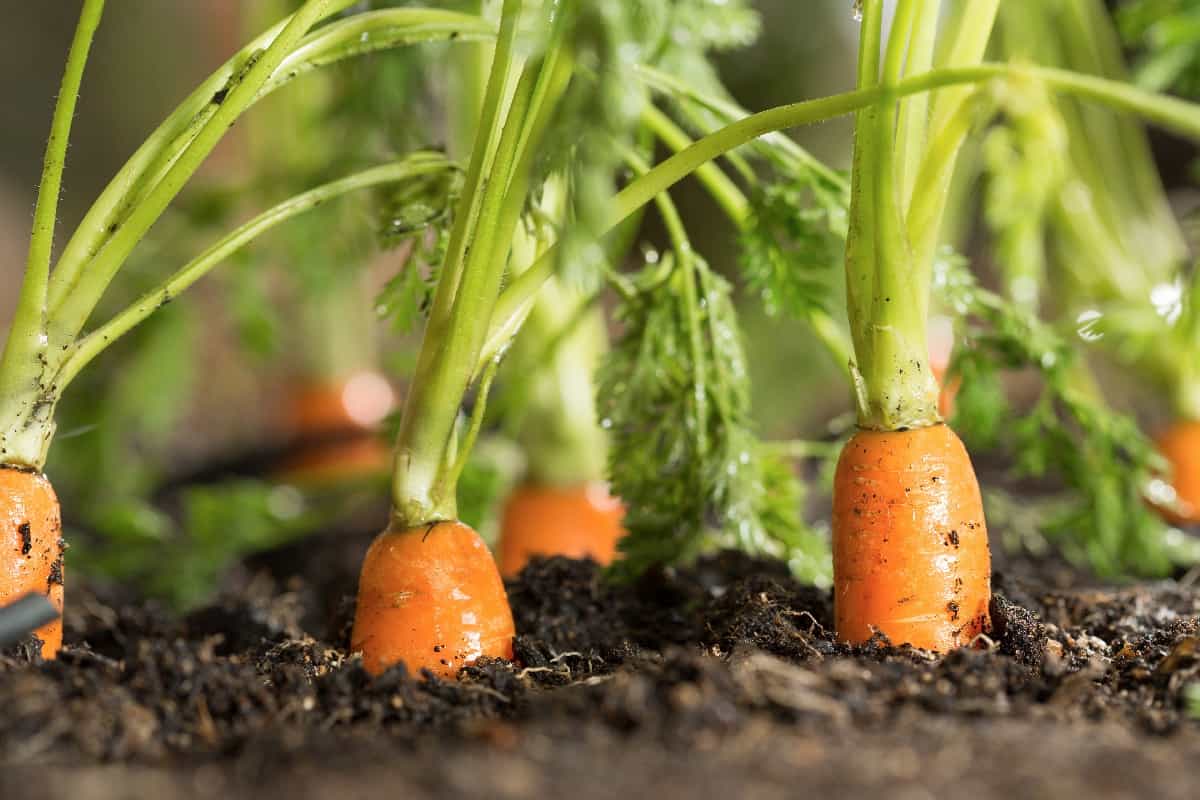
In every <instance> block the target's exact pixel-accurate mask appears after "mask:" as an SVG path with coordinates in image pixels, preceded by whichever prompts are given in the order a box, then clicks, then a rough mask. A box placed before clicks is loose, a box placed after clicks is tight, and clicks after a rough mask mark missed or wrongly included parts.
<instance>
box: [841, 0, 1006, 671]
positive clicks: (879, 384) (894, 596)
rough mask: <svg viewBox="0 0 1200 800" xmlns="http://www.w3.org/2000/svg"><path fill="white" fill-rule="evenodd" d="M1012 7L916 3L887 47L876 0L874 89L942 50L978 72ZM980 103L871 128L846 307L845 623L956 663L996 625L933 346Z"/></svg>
mask: <svg viewBox="0 0 1200 800" xmlns="http://www.w3.org/2000/svg"><path fill="white" fill-rule="evenodd" d="M997 7H998V0H986V1H985V2H980V3H978V9H976V8H975V7H974V6H973V7H972V13H971V14H959V15H951V16H950V17H949V18H948V19H946V20H945V21H944V23H945V24H944V25H942V26H940V27H939V19H938V18H939V13H938V12H937V11H936V10H935V11H934V12H932V13H924V12H923V13H917V9H916V5H915V4H913V3H901V4H899V5H898V6H897V12H896V17H895V19H894V20H893V24H892V28H891V33H890V34H889V36H888V37H887V39H886V41H885V40H884V37H883V18H884V13H885V12H884V3H883V2H882V0H864V2H863V4H862V8H863V23H862V36H861V40H860V51H859V65H858V83H859V88H860V89H870V88H872V87H878V86H880V85H889V84H894V83H895V82H897V81H899V80H901V79H902V77H903V75H904V74H905V73H906V71H917V72H919V71H922V70H925V69H928V68H929V66H930V65H931V64H933V65H935V66H944V65H943V64H938V63H937V62H938V58H939V56H938V55H937V54H938V53H939V52H943V53H944V54H945V57H948V58H950V59H952V60H953V64H952V65H954V66H966V65H968V64H971V63H978V62H979V61H980V60H981V59H982V58H983V51H984V48H985V46H986V42H987V39H988V34H989V32H990V30H991V26H992V24H993V22H994V20H995V15H996V10H997ZM939 35H940V36H945V37H948V41H945V42H937V41H936V40H937V38H938V37H939ZM968 94H969V93H964V92H962V91H959V90H950V91H947V92H944V93H939V94H936V95H933V96H931V97H929V98H920V99H918V100H905V101H903V102H899V103H897V102H891V103H884V104H880V105H879V106H878V107H873V108H868V109H864V110H863V111H860V112H859V113H858V118H857V120H856V126H855V142H854V169H853V173H852V175H853V178H852V182H851V209H850V227H849V235H848V238H847V250H846V289H847V292H846V299H847V311H848V317H849V320H850V332H851V336H852V338H853V340H854V363H853V368H854V372H855V389H856V401H857V411H858V426H859V431H858V433H856V434H855V435H854V436H853V437H852V438H851V439H850V441H849V442H847V443H846V446H845V448H844V449H843V451H842V455H841V458H840V459H839V460H838V466H837V472H836V475H835V478H834V492H833V582H834V616H835V621H836V626H837V633H838V636H839V638H841V639H842V640H844V641H848V642H862V641H865V640H867V639H869V638H870V637H871V636H872V635H873V634H874V632H876V631H878V632H881V633H883V634H885V635H886V636H887V637H888V639H889V640H890V641H891V642H892V644H894V645H900V644H906V643H907V644H911V645H914V646H916V647H922V648H926V649H929V650H935V651H942V652H944V651H946V650H949V649H951V648H954V647H961V646H964V645H967V644H970V643H971V641H972V640H973V639H974V638H975V637H976V636H977V635H978V634H981V633H985V632H986V631H988V630H989V629H990V619H989V617H988V605H989V602H990V597H991V557H990V554H989V550H988V542H987V528H986V525H985V523H984V518H983V503H982V500H981V498H980V493H979V484H978V482H977V480H976V477H975V470H974V468H973V467H972V466H971V460H970V458H969V457H968V456H967V453H966V449H965V448H964V447H963V445H962V442H961V441H960V440H959V438H958V436H957V435H956V434H955V433H954V432H953V431H952V430H950V428H949V427H947V426H946V425H945V424H944V423H943V421H942V416H941V413H940V412H939V405H940V404H941V402H942V401H943V400H944V399H945V397H946V393H945V392H943V391H942V389H941V387H939V385H938V380H937V378H936V374H937V371H936V368H935V365H937V364H939V363H940V364H941V365H943V366H944V365H945V364H946V363H947V362H948V360H949V358H948V356H949V351H950V347H949V346H948V344H949V343H948V342H947V341H945V339H946V338H947V337H945V336H941V337H935V338H933V339H931V337H930V335H929V334H930V319H929V303H930V294H931V286H932V277H933V262H934V259H935V256H936V251H937V247H938V240H939V233H940V227H941V221H942V218H943V216H944V214H945V204H946V198H947V196H948V189H949V185H950V181H951V178H952V176H953V170H952V169H951V168H952V167H953V165H954V159H955V157H956V155H957V151H958V149H959V148H960V147H961V145H962V142H963V139H964V137H965V136H966V133H967V130H968V129H969V126H960V125H959V124H958V121H957V117H959V116H960V115H961V114H963V113H965V112H964V111H963V109H970V103H969V100H970V98H969V96H968ZM948 167H951V168H948ZM942 327H943V328H944V326H942ZM931 345H932V346H931ZM931 354H932V356H933V357H932V358H931ZM939 395H941V396H940V397H939Z"/></svg>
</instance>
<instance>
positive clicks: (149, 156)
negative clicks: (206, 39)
mask: <svg viewBox="0 0 1200 800" xmlns="http://www.w3.org/2000/svg"><path fill="white" fill-rule="evenodd" d="M348 5H351V3H350V2H347V0H336V2H334V4H333V5H332V6H330V8H329V9H327V11H326V12H325V16H330V15H332V14H333V13H335V12H337V11H340V10H342V9H344V8H345V7H347V6H348ZM285 24H286V21H285V22H284V23H280V24H279V25H276V26H274V27H272V28H271V29H270V30H268V31H267V32H266V33H264V34H263V35H262V36H260V37H258V38H257V39H255V40H254V41H253V42H251V43H250V44H249V45H247V46H246V47H245V48H243V49H242V50H241V51H239V52H238V53H237V54H236V55H235V56H234V57H233V58H231V59H230V60H229V61H227V62H226V63H225V64H224V65H223V66H222V67H221V68H220V69H218V70H217V71H216V72H214V73H213V74H212V75H211V76H210V77H209V78H208V79H206V80H205V81H204V82H203V83H201V84H200V86H199V87H198V88H197V89H196V90H195V91H194V92H192V94H191V95H189V96H188V98H187V99H186V100H184V102H183V103H181V104H180V105H179V106H178V107H177V108H176V110H175V111H174V112H172V114H171V115H170V116H169V117H168V118H167V119H166V120H165V121H164V122H163V123H162V124H161V125H160V126H159V127H158V129H157V130H155V132H154V133H153V134H151V136H150V137H149V138H147V139H146V141H145V142H144V143H143V144H142V146H141V147H140V148H138V150H137V151H136V152H135V153H134V154H133V156H131V157H130V159H129V160H128V161H127V162H126V163H125V165H124V166H123V167H122V168H121V170H120V171H119V172H118V173H117V175H116V177H114V178H113V180H112V181H111V182H110V183H109V185H108V186H107V187H106V188H105V189H104V191H103V192H102V193H101V194H100V196H99V197H98V198H97V200H96V201H95V203H93V205H92V207H91V209H90V210H89V211H88V213H87V215H86V216H85V217H84V219H83V221H82V222H81V223H80V225H79V227H78V228H76V230H75V233H74V234H73V235H72V237H71V239H70V241H68V243H67V246H66V248H64V250H63V253H62V256H61V257H60V258H59V261H58V264H57V265H56V266H55V269H54V274H53V276H52V278H51V283H50V289H49V307H50V309H51V314H52V315H54V314H55V312H56V310H57V309H59V308H61V306H62V305H63V303H64V302H65V301H66V299H67V296H68V295H69V294H70V293H71V292H72V291H73V290H74V289H75V288H76V286H77V285H78V284H79V282H80V281H81V275H82V273H84V272H85V270H87V271H91V269H92V264H91V259H92V258H93V257H94V256H95V254H96V253H97V252H98V251H99V250H101V249H102V248H103V247H104V246H105V245H106V244H107V243H108V242H109V240H111V239H112V238H113V237H114V235H115V234H116V233H117V232H118V231H119V230H120V229H121V227H122V226H123V225H124V224H125V216H126V215H128V214H129V212H130V209H131V208H133V207H134V206H135V205H136V204H138V203H139V202H140V201H142V200H144V199H145V198H146V197H147V196H148V194H149V193H150V192H151V191H152V190H153V189H154V188H155V187H157V186H158V185H159V184H160V183H161V182H162V180H163V178H164V177H165V176H166V175H167V174H168V173H169V172H170V171H171V169H172V168H173V167H174V166H175V164H176V163H177V162H178V161H179V159H180V157H181V156H182V155H183V154H184V153H185V152H186V151H187V149H188V148H189V146H190V145H191V144H192V142H193V141H194V140H195V139H196V136H197V135H198V134H199V132H200V131H201V130H202V129H203V128H204V127H205V126H206V125H208V124H209V123H210V120H211V119H212V117H213V115H214V114H215V113H216V112H217V111H218V110H219V109H221V108H223V107H224V105H225V104H227V103H228V102H229V97H228V95H227V94H226V93H227V91H228V89H229V86H230V84H231V82H234V81H236V80H237V76H238V73H239V72H240V71H241V70H242V69H244V67H245V65H246V64H247V63H248V62H250V61H251V60H252V59H253V58H254V57H255V54H257V53H259V52H261V50H262V48H263V47H264V46H266V45H269V44H270V42H271V41H272V40H273V39H274V38H275V37H276V36H277V35H278V33H279V32H280V30H282V28H283V27H284V25H285ZM494 35H495V27H494V25H492V24H491V23H489V22H487V21H486V20H482V19H480V18H478V17H473V16H470V15H466V14H459V13H455V12H449V11H441V10H437V9H423V8H400V9H387V10H381V11H374V12H368V13H364V14H360V15H356V16H354V17H351V18H349V19H346V20H341V21H337V22H334V23H332V24H329V25H327V26H325V27H323V28H321V29H319V30H317V31H314V32H313V33H311V34H309V35H307V36H306V37H305V38H303V39H302V40H300V42H299V43H298V44H297V45H296V46H295V47H294V48H292V50H291V51H290V52H288V53H287V54H286V55H285V57H284V58H283V60H282V61H281V62H280V64H279V66H278V67H277V68H276V69H275V70H274V71H273V73H272V74H271V76H270V78H269V79H268V80H267V81H266V82H265V83H264V84H263V85H262V87H261V88H260V89H259V91H258V92H257V94H255V95H254V96H253V97H252V98H251V99H250V102H249V103H248V105H247V108H248V107H249V105H253V104H254V103H256V102H257V101H258V100H260V99H261V98H263V97H265V96H267V95H268V94H270V93H271V92H274V91H275V90H277V89H279V88H281V87H283V86H286V85H287V84H288V83H290V82H291V81H292V80H294V79H295V78H297V77H299V76H301V75H304V74H305V73H307V72H311V71H312V70H314V69H318V68H321V67H324V66H327V65H329V64H333V63H336V62H338V61H342V60H345V59H347V58H352V57H355V56H358V55H362V54H366V53H371V52H376V51H379V50H383V49H387V48H391V47H396V46H398V45H405V44H414V43H419V42H426V41H435V40H439V39H454V40H455V41H477V40H480V39H485V38H491V37H492V36H494ZM223 94H225V97H224V101H223V102H222V103H221V104H217V103H215V102H214V99H215V98H217V97H219V96H221V95H223ZM244 110H245V109H243V111H244ZM108 278H109V279H110V280H111V275H109V276H108ZM107 282H108V281H107V280H104V281H100V280H97V281H96V283H98V284H100V283H102V284H103V285H104V286H106V285H107ZM102 290H103V289H102V288H101V291H102ZM90 311H91V309H88V313H90ZM68 322H69V321H67V320H63V321H62V322H61V330H60V331H59V332H58V333H57V338H60V339H69V337H66V336H65V335H64V334H65V332H67V331H69V330H70V328H71V325H70V324H68ZM81 327H82V322H80V323H79V327H78V328H76V330H78V329H79V328H81ZM63 343H65V342H63Z"/></svg>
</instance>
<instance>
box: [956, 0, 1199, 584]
mask: <svg viewBox="0 0 1200 800" xmlns="http://www.w3.org/2000/svg"><path fill="white" fill-rule="evenodd" d="M1001 23H1002V24H1001V37H1000V43H1001V46H1002V48H1003V49H1004V50H1005V51H1006V52H1007V53H1008V54H1009V55H1010V57H1011V58H1013V59H1016V60H1021V61H1026V62H1029V61H1036V62H1038V63H1048V64H1054V65H1060V66H1065V67H1070V68H1072V69H1077V70H1079V71H1080V72H1084V73H1089V74H1094V75H1101V76H1104V77H1107V78H1111V79H1114V80H1121V79H1124V77H1125V71H1124V66H1123V64H1122V62H1121V54H1120V47H1119V44H1118V42H1117V38H1116V33H1115V31H1114V30H1113V29H1112V27H1111V23H1110V22H1109V19H1108V15H1107V12H1106V11H1105V10H1104V8H1103V7H1102V6H1101V4H1099V3H1096V2H1092V0H1059V1H1058V2H1054V3H1027V2H1012V3H1008V4H1006V5H1005V6H1004V7H1003V10H1002V20H1001ZM996 100H997V106H998V108H999V109H1000V111H1001V112H1002V122H1001V123H1000V124H999V125H998V126H996V127H995V128H994V129H993V130H992V131H991V132H989V134H988V137H987V140H986V142H985V147H984V160H985V163H986V171H987V173H988V184H989V189H988V193H987V201H986V218H987V221H988V223H989V227H990V229H991V231H992V234H993V237H994V239H995V242H996V244H997V255H998V261H999V264H1000V266H1001V269H1002V272H1003V274H1004V275H1005V278H1006V284H1007V286H1006V288H1007V292H1008V294H1009V295H1010V296H1011V297H1012V299H1013V300H1014V301H1015V302H1017V303H1018V304H1019V305H1020V306H1021V308H1022V309H1024V310H1025V312H1026V314H1025V315H1022V314H1020V313H1016V312H1013V311H1011V310H1010V313H1009V315H1008V320H1007V321H1006V322H1004V323H1002V324H1001V325H1000V328H1001V329H1005V328H1006V329H1007V330H1008V331H1010V332H1016V331H1028V330H1030V326H1031V325H1033V324H1034V322H1033V321H1032V320H1031V319H1025V320H1024V321H1017V318H1018V317H1021V316H1029V315H1032V314H1034V313H1037V312H1038V311H1039V310H1044V311H1046V312H1047V313H1049V314H1051V315H1052V316H1055V317H1057V318H1060V319H1064V320H1065V322H1064V323H1063V324H1064V325H1065V326H1067V327H1069V328H1070V329H1071V330H1072V331H1073V332H1074V331H1075V330H1076V329H1077V330H1078V336H1077V337H1072V338H1076V341H1077V342H1078V343H1079V344H1080V345H1083V346H1087V347H1092V348H1094V347H1102V348H1104V349H1106V350H1108V352H1110V353H1111V354H1114V355H1115V356H1116V357H1117V359H1118V360H1119V361H1120V362H1121V363H1122V364H1123V365H1124V366H1125V367H1127V368H1130V369H1133V370H1135V371H1136V372H1138V373H1139V374H1141V375H1144V376H1145V377H1146V378H1148V379H1149V380H1150V381H1152V382H1153V383H1154V384H1155V385H1156V386H1157V387H1159V389H1160V390H1161V391H1162V394H1163V395H1164V396H1166V397H1168V398H1170V401H1171V407H1172V413H1173V415H1174V416H1175V419H1176V423H1175V424H1174V425H1172V426H1171V427H1169V428H1168V429H1167V430H1166V431H1165V432H1164V434H1163V435H1162V437H1161V441H1160V444H1161V447H1162V450H1163V453H1164V455H1167V456H1168V458H1169V459H1170V460H1171V461H1172V462H1174V465H1175V473H1176V483H1175V486H1176V488H1177V489H1178V491H1176V490H1175V489H1172V488H1171V487H1170V486H1169V485H1167V484H1166V483H1164V482H1163V481H1162V480H1159V479H1158V477H1157V473H1160V472H1161V466H1160V465H1161V460H1160V459H1159V458H1158V457H1157V456H1156V454H1155V453H1154V451H1153V448H1152V447H1151V446H1150V445H1149V443H1148V442H1147V441H1146V440H1145V439H1144V437H1142V435H1141V434H1140V433H1139V431H1138V430H1137V428H1136V426H1135V425H1133V424H1132V423H1130V422H1129V421H1127V420H1124V419H1122V418H1120V417H1119V416H1118V415H1116V414H1114V413H1113V412H1112V411H1110V410H1109V409H1108V407H1107V404H1106V403H1105V401H1104V399H1103V397H1102V396H1101V395H1100V393H1099V392H1098V390H1097V388H1096V385H1095V383H1094V381H1093V379H1092V378H1091V376H1090V374H1088V372H1087V368H1086V364H1085V363H1083V362H1082V361H1081V360H1080V359H1079V358H1078V356H1077V355H1076V352H1075V351H1076V350H1077V349H1078V348H1069V349H1066V348H1064V347H1063V342H1064V339H1063V338H1062V337H1061V336H1060V335H1058V334H1053V333H1051V332H1049V331H1048V332H1047V333H1046V334H1045V335H1039V336H1036V337H1027V338H1025V339H1024V341H1023V342H1021V343H1017V342H1016V341H1015V338H1014V337H1011V336H1010V337H1008V338H1007V339H1005V336H1004V334H999V335H992V337H991V341H990V342H981V344H982V345H983V350H986V351H990V352H991V353H992V355H993V356H994V355H996V354H997V353H998V352H999V351H1000V350H1004V351H1005V352H1006V355H1005V356H1004V357H1003V358H1002V359H1001V361H1003V362H1007V365H1008V366H1029V367H1032V368H1034V369H1036V370H1038V371H1040V372H1041V373H1042V376H1043V379H1044V387H1045V388H1044V391H1043V393H1042V395H1041V396H1040V398H1039V399H1038V401H1037V403H1036V405H1035V409H1034V413H1033V414H1022V415H1021V419H1020V421H1017V422H1016V424H1015V428H1013V430H1014V431H1015V432H1016V433H1017V436H1016V437H1015V441H1014V444H1015V445H1016V447H1015V448H1014V449H1015V451H1016V453H1017V455H1018V457H1019V465H1020V466H1021V467H1022V469H1024V470H1025V471H1027V472H1032V473H1034V474H1043V473H1045V472H1047V471H1054V472H1056V473H1058V474H1060V475H1061V476H1063V477H1064V478H1065V480H1066V482H1067V483H1068V484H1069V486H1070V488H1071V489H1072V490H1073V491H1074V492H1075V493H1076V494H1077V496H1078V497H1079V498H1080V502H1079V503H1078V504H1077V505H1073V506H1072V507H1070V508H1069V509H1067V510H1066V511H1065V512H1063V513H1060V514H1056V515H1054V516H1053V517H1052V518H1051V519H1050V521H1049V523H1048V525H1047V527H1046V532H1047V533H1048V534H1049V535H1050V536H1051V538H1054V539H1057V540H1058V541H1060V542H1062V543H1063V544H1064V545H1065V546H1066V547H1068V549H1069V550H1071V551H1072V552H1073V553H1074V554H1075V555H1077V556H1080V557H1081V558H1086V560H1087V561H1089V562H1090V564H1091V565H1092V566H1093V567H1094V568H1096V569H1097V570H1099V571H1101V572H1104V573H1113V572H1120V571H1138V572H1149V573H1161V572H1163V571H1165V570H1167V569H1169V568H1170V567H1171V566H1172V564H1173V563H1174V562H1175V561H1176V559H1178V558H1180V557H1187V554H1186V553H1183V552H1180V551H1179V548H1178V547H1176V546H1174V544H1172V543H1173V542H1176V541H1177V537H1176V536H1173V535H1172V534H1171V533H1170V532H1169V531H1168V529H1167V528H1166V527H1165V526H1164V525H1163V524H1161V523H1160V522H1158V521H1157V520H1155V519H1154V518H1153V516H1152V515H1151V513H1150V511H1149V510H1148V509H1147V507H1146V499H1147V498H1149V499H1151V500H1153V501H1155V502H1157V503H1159V504H1162V505H1165V506H1167V507H1170V508H1171V510H1172V511H1171V513H1172V514H1173V515H1174V516H1175V517H1176V518H1179V517H1186V516H1187V515H1188V513H1189V512H1188V510H1187V506H1188V505H1190V501H1189V500H1188V496H1189V493H1190V492H1191V491H1194V490H1193V489H1191V488H1190V487H1191V485H1192V484H1191V483H1190V481H1191V480H1192V479H1191V477H1190V476H1193V475H1195V474H1197V470H1196V469H1195V468H1194V467H1189V465H1188V459H1189V457H1191V454H1192V453H1193V452H1194V450H1195V448H1194V447H1192V446H1191V445H1190V444H1189V441H1188V435H1189V431H1192V430H1193V428H1195V426H1194V424H1193V423H1192V422H1191V420H1194V419H1195V417H1196V415H1197V409H1196V400H1195V397H1194V395H1195V394H1196V363H1197V361H1196V354H1197V352H1198V350H1200V339H1198V338H1197V331H1198V330H1200V329H1198V328H1197V327H1196V324H1195V313H1194V310H1193V307H1194V300H1193V297H1194V294H1195V289H1194V288H1193V287H1194V284H1195V273H1194V271H1193V270H1189V269H1188V268H1187V259H1188V251H1187V247H1186V245H1185V243H1184V237H1183V234H1182V231H1181V229H1180V226H1179V224H1178V223H1177V222H1176V220H1175V218H1174V215H1173V213H1172V210H1171V208H1170V206H1169V204H1168V202H1167V198H1166V196H1165V193H1164V191H1163V188H1162V185H1161V182H1160V180H1159V177H1158V173H1157V169H1156V166H1155V164H1154V162H1153V159H1152V157H1151V154H1150V149H1149V145H1148V144H1147V141H1146V136H1145V133H1144V132H1143V131H1142V130H1141V128H1140V127H1139V126H1138V125H1137V123H1136V122H1134V121H1133V120H1129V119H1125V118H1122V117H1120V116H1118V115H1115V114H1113V113H1112V112H1110V111H1108V110H1105V109H1101V108H1096V107H1092V106H1088V105H1085V104H1081V103H1079V102H1078V101H1076V100H1073V99H1070V98H1062V97H1053V96H1051V95H1049V94H1047V93H1046V92H1045V91H1044V90H1043V89H1042V88H1041V87H1039V86H1036V85H1025V86H1020V85H1015V86H1010V87H1008V88H1007V90H1006V91H1005V92H1003V93H999V94H998V95H997V97H996ZM1042 286H1054V287H1055V290H1054V291H1053V292H1049V291H1047V292H1044V293H1043V292H1041V291H1040V288H1041V287H1042ZM968 294H971V292H968ZM974 297H975V302H972V301H970V300H964V301H963V302H964V303H965V304H966V305H974V307H976V308H978V307H979V305H980V304H982V305H984V306H987V307H988V308H989V309H990V311H988V312H986V314H985V316H991V317H992V318H993V319H994V318H995V316H996V313H997V309H999V308H1000V301H999V299H998V298H995V297H991V298H986V299H985V298H984V297H983V296H982V295H978V294H975V295H974ZM960 299H961V298H960ZM1014 314H1016V315H1015V316H1014ZM1017 335H1018V336H1021V335H1024V334H1017ZM976 338H977V337H976ZM1001 341H1005V342H1006V344H1004V345H1003V346H1002V347H1001V346H998V344H999V342H1001ZM1039 343H1040V344H1039ZM979 356H980V353H978V352H977V353H975V354H974V355H970V356H968V357H966V358H964V359H963V361H962V364H961V365H960V372H962V373H963V376H964V378H965V380H966V382H967V384H968V386H970V384H974V385H975V386H974V388H973V389H969V390H968V391H969V395H970V396H969V398H968V399H967V401H966V402H967V405H968V409H967V410H966V411H964V414H963V416H962V422H963V424H964V425H966V426H968V428H969V429H971V430H972V432H973V433H975V434H976V435H977V436H978V437H979V438H981V439H985V440H986V439H994V438H995V437H994V432H995V422H994V420H995V419H996V417H995V416H994V415H993V412H996V411H1002V410H1003V409H1002V408H997V405H998V400H999V398H1000V397H1001V395H999V394H997V393H996V392H995V389H996V382H995V379H994V376H993V375H992V372H991V369H990V366H989V363H991V364H994V363H996V362H995V361H994V360H989V358H988V357H987V356H983V357H979ZM1004 405H1005V404H1004V403H1002V402H1000V403H999V406H1001V407H1003V406H1004ZM1001 416H1003V413H1001ZM981 426H982V428H981ZM983 428H990V429H991V430H990V431H987V430H983ZM1072 441H1073V442H1074V443H1075V444H1074V446H1064V445H1065V443H1066V442H1072Z"/></svg>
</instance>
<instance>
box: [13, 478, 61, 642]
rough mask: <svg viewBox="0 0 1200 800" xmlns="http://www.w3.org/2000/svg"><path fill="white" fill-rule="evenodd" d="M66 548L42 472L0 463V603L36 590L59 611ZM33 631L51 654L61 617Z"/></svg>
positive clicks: (56, 508) (55, 502) (54, 499)
mask: <svg viewBox="0 0 1200 800" xmlns="http://www.w3.org/2000/svg"><path fill="white" fill-rule="evenodd" d="M64 548H65V545H64V544H63V540H62V517H61V512H60V510H59V505H58V497H57V496H56V495H55V493H54V488H53V487H52V486H51V485H50V481H48V480H46V477H45V476H44V475H42V474H41V473H40V472H35V471H33V470H26V469H19V468H16V467H6V466H0V606H2V605H7V604H8V603H10V602H12V601H13V600H16V599H17V598H18V597H20V596H21V595H24V594H27V593H29V592H38V593H41V594H44V595H46V596H47V597H48V598H49V599H50V602H51V603H53V604H54V607H55V608H56V609H58V612H59V614H62V608H63V550H64ZM35 633H36V634H37V637H38V638H39V639H40V640H41V641H42V650H41V653H42V658H55V657H56V656H57V655H58V651H59V650H60V649H61V648H62V620H61V619H58V620H55V621H54V622H51V623H50V624H48V625H45V626H43V627H41V628H38V629H37V631H35Z"/></svg>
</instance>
